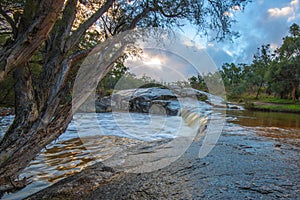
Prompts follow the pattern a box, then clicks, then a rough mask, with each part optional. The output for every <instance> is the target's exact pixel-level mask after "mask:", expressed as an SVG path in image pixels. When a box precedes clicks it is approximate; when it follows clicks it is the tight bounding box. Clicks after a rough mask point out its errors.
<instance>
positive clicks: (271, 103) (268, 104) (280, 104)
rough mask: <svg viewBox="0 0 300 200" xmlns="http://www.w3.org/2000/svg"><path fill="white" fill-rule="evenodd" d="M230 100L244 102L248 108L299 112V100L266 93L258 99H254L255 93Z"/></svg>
mask: <svg viewBox="0 0 300 200" xmlns="http://www.w3.org/2000/svg"><path fill="white" fill-rule="evenodd" d="M230 100H232V101H234V102H237V103H242V104H244V106H245V108H246V109H249V110H260V111H274V112H292V113H300V101H299V100H298V101H296V102H295V101H293V100H291V99H280V98H276V97H273V96H268V95H266V94H261V95H260V96H259V98H258V99H255V94H250V95H246V94H243V95H241V96H239V97H236V98H232V99H230Z"/></svg>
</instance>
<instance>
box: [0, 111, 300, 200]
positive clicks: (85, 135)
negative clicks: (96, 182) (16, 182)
mask: <svg viewBox="0 0 300 200" xmlns="http://www.w3.org/2000/svg"><path fill="white" fill-rule="evenodd" d="M95 116H96V120H98V124H95V123H89V121H91V120H90V119H91V118H93V117H95ZM130 117H131V119H132V120H134V122H135V123H126V122H127V121H128V115H125V114H122V113H117V116H116V115H115V116H113V115H112V114H110V113H98V114H94V115H88V114H85V115H83V116H79V118H80V119H81V120H80V121H79V122H78V121H76V120H74V121H72V123H71V124H70V125H69V127H68V129H67V131H66V132H65V133H64V134H62V135H61V136H60V137H59V138H58V139H57V140H56V141H54V142H52V143H51V144H50V145H48V146H47V148H45V149H43V151H42V153H41V154H40V155H39V156H38V157H36V158H35V159H34V160H33V161H32V162H31V163H30V166H29V167H27V168H26V169H25V170H24V172H23V173H22V175H21V177H23V176H26V177H27V178H29V180H30V181H32V183H31V184H29V185H28V186H27V187H25V188H24V189H22V190H20V191H18V192H15V193H10V194H5V195H4V196H3V199H20V198H24V197H26V196H28V195H30V194H32V193H35V192H37V191H39V190H41V189H43V188H45V187H47V186H49V185H51V184H53V183H55V182H57V181H59V180H61V179H63V178H65V177H67V176H70V175H72V174H74V173H77V172H79V171H81V170H82V169H84V168H85V167H86V166H88V165H92V164H93V163H95V162H99V161H103V160H105V159H107V158H109V157H111V156H112V155H114V154H117V153H118V152H120V151H122V150H123V149H124V148H128V147H131V146H133V145H137V144H139V143H141V142H143V141H154V140H157V139H164V138H170V139H172V138H175V137H177V135H178V134H182V133H178V131H177V129H178V127H177V126H178V124H181V126H184V125H183V124H182V121H181V119H180V117H177V116H174V117H169V118H167V120H166V118H162V117H160V116H154V118H153V119H151V120H149V115H146V114H137V113H136V114H130ZM116 119H119V120H116ZM12 120H13V117H12V116H8V117H0V133H1V135H3V133H4V132H5V130H6V129H7V127H8V126H9V124H10V123H11V122H12ZM99 124H101V126H100V128H99ZM160 124H164V126H160ZM79 127H80V128H79ZM120 127H121V128H120ZM187 128H188V127H186V129H184V130H186V131H188V130H187ZM79 129H80V130H79ZM93 130H98V131H99V130H100V132H101V134H98V135H97V134H96V135H95V132H94V131H93ZM124 130H125V131H124ZM126 130H127V131H126ZM128 130H130V131H128ZM132 130H133V131H132ZM141 130H142V132H143V133H145V134H143V135H140V133H141ZM224 130H231V132H234V133H235V134H249V133H255V134H256V135H258V136H261V137H265V138H271V139H272V140H273V139H275V140H276V139H278V138H281V139H283V140H284V141H286V142H290V143H292V144H294V145H296V146H299V143H300V142H299V140H300V115H298V114H286V113H265V112H249V111H243V110H228V111H227V117H226V124H225V127H224ZM78 132H80V134H78ZM153 133H154V134H153Z"/></svg>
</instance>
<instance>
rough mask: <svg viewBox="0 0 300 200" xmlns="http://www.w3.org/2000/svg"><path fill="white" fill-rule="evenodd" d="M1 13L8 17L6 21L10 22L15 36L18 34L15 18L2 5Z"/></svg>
mask: <svg viewBox="0 0 300 200" xmlns="http://www.w3.org/2000/svg"><path fill="white" fill-rule="evenodd" d="M0 14H1V15H2V16H3V17H4V18H5V19H6V21H7V22H8V23H9V25H10V27H11V29H12V32H13V35H14V37H16V36H17V32H18V31H17V26H16V24H15V22H14V20H13V19H12V18H11V17H10V16H9V15H8V14H7V13H6V12H5V11H4V10H3V9H2V7H1V6H0Z"/></svg>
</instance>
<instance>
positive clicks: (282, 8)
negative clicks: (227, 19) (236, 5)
mask: <svg viewBox="0 0 300 200" xmlns="http://www.w3.org/2000/svg"><path fill="white" fill-rule="evenodd" d="M299 1H300V0H253V1H252V2H251V3H248V4H247V5H246V7H245V9H244V10H243V11H239V10H236V11H232V13H230V16H231V17H233V19H235V20H237V22H236V23H235V24H233V26H232V30H233V31H238V32H239V34H240V37H239V38H237V39H233V41H228V40H227V41H224V42H212V41H207V40H206V39H203V38H199V37H197V36H195V35H193V32H192V31H191V30H186V31H185V33H186V34H187V36H188V37H190V38H192V39H193V40H194V41H195V42H197V43H198V42H199V43H201V45H203V46H204V48H205V49H206V52H207V53H208V54H209V55H210V56H211V57H212V59H213V60H214V62H215V63H216V65H217V66H218V67H220V66H222V64H223V63H225V62H228V63H230V62H234V63H246V64H250V63H251V61H252V58H253V55H254V54H255V53H256V52H257V48H258V47H261V45H263V44H270V45H271V48H272V49H276V48H277V47H279V46H280V45H281V44H282V38H283V37H285V36H287V35H288V30H289V27H290V26H291V25H292V24H293V23H297V24H300V10H299V7H300V5H299V4H300V2H299Z"/></svg>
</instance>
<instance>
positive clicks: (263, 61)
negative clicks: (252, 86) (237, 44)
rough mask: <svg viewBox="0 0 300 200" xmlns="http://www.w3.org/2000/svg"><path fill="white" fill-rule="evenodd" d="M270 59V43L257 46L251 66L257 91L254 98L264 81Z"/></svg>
mask: <svg viewBox="0 0 300 200" xmlns="http://www.w3.org/2000/svg"><path fill="white" fill-rule="evenodd" d="M271 61H272V54H271V50H270V44H267V45H262V46H261V47H260V48H258V51H257V53H256V54H255V55H254V59H253V63H252V68H253V73H254V77H253V78H255V80H256V81H255V82H256V83H257V92H256V96H255V98H256V99H257V98H258V95H259V93H260V90H261V88H262V87H263V85H264V83H265V82H266V74H267V72H268V70H269V68H270V64H271Z"/></svg>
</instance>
